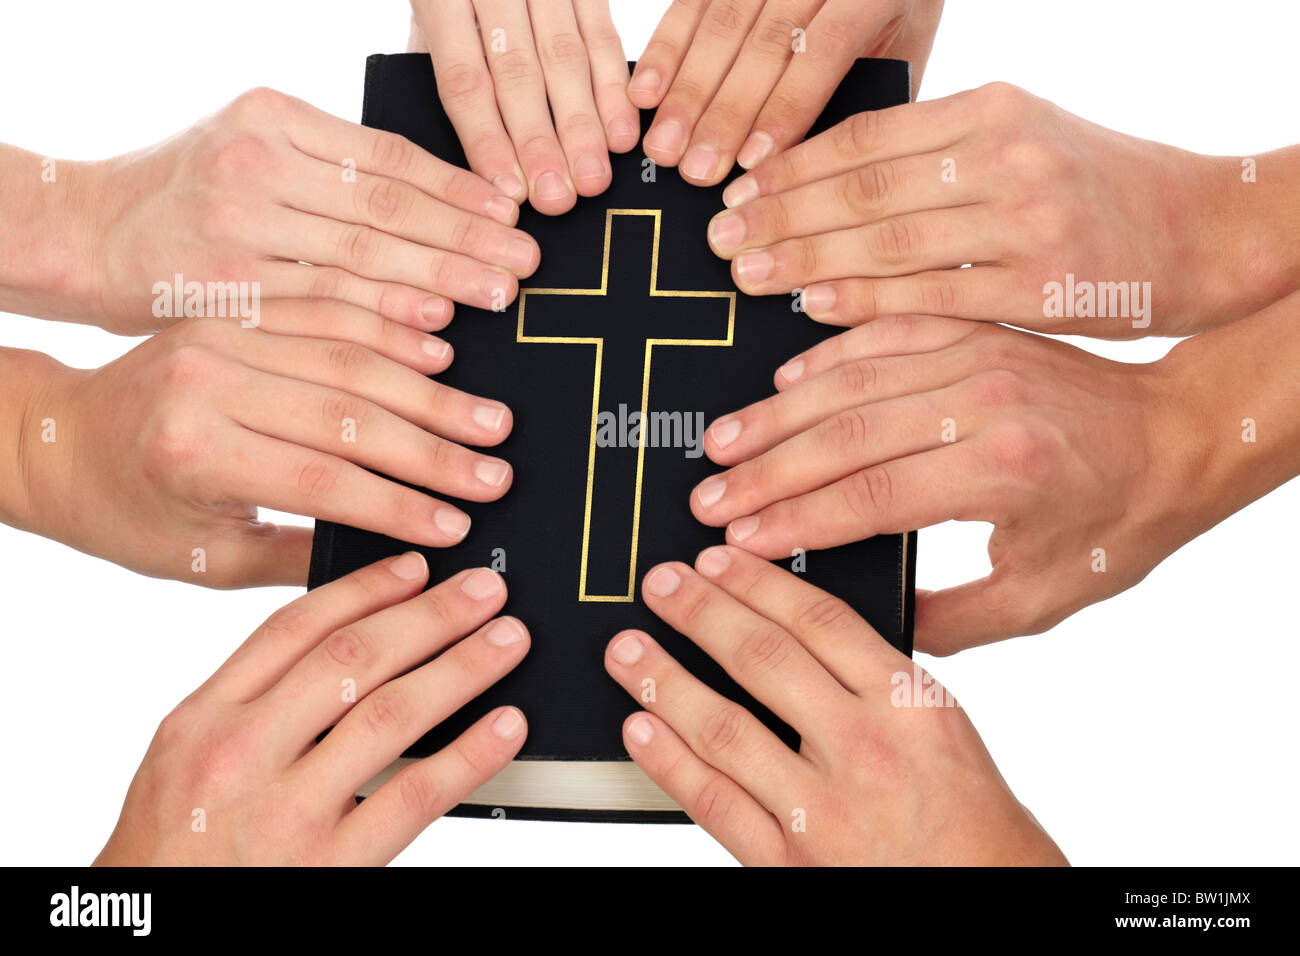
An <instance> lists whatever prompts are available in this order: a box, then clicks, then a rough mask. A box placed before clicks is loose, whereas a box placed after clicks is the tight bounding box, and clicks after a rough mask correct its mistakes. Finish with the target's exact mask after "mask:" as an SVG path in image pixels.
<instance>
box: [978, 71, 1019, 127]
mask: <svg viewBox="0 0 1300 956" xmlns="http://www.w3.org/2000/svg"><path fill="white" fill-rule="evenodd" d="M974 95H975V102H976V105H977V106H978V107H979V108H980V109H981V110H983V111H986V112H988V113H991V114H992V115H994V116H996V117H998V118H1005V119H1011V118H1013V117H1014V116H1015V115H1016V114H1017V113H1018V112H1019V111H1020V109H1021V108H1022V107H1023V105H1024V102H1025V100H1026V99H1027V98H1028V97H1029V94H1028V93H1026V92H1025V91H1024V90H1022V89H1021V88H1020V87H1018V86H1015V85H1014V84H1011V83H1005V82H1002V81H1001V80H998V81H995V82H993V83H985V84H984V85H983V86H981V87H979V88H978V89H976V90H975V92H974Z"/></svg>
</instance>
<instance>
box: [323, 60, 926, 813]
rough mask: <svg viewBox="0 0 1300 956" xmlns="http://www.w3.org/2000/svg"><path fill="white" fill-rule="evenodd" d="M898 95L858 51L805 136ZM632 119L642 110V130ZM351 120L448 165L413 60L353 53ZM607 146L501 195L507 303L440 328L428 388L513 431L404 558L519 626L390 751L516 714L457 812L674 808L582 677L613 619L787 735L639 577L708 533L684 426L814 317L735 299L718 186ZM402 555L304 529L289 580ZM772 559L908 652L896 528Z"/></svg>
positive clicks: (898, 66)
mask: <svg viewBox="0 0 1300 956" xmlns="http://www.w3.org/2000/svg"><path fill="white" fill-rule="evenodd" d="M908 96H909V70H908V65H907V64H906V63H904V62H901V61H896V60H860V61H858V62H857V63H856V64H855V65H854V67H853V68H852V70H851V71H850V72H849V74H848V76H847V78H846V79H845V80H844V82H843V83H842V84H841V86H840V88H839V89H838V91H837V92H836V93H835V95H834V97H833V98H832V99H831V101H830V103H829V105H828V106H827V108H826V110H825V112H824V113H823V115H822V116H821V118H820V119H819V121H818V123H817V125H816V126H815V127H814V129H813V132H814V133H816V132H820V131H821V130H824V129H826V128H828V127H830V126H832V125H834V124H835V123H837V122H839V121H841V120H843V119H846V118H847V117H848V116H850V115H852V114H854V113H857V112H861V111H862V110H867V109H881V108H884V107H888V106H894V105H898V104H901V103H905V102H907V100H908ZM652 115H653V114H652V113H651V112H649V111H644V112H643V114H642V117H641V121H642V133H644V132H645V130H646V129H647V128H648V127H649V123H650V120H651V118H652ZM362 121H363V123H365V124H366V125H367V126H371V127H375V128H378V129H383V130H387V131H390V132H393V133H399V134H401V135H402V136H405V137H406V138H408V139H410V140H411V141H412V142H414V143H416V144H417V145H419V146H421V147H423V148H424V149H426V150H428V151H429V152H431V153H433V154H434V155H436V156H438V157H440V158H442V159H444V160H446V161H447V162H451V163H455V164H457V165H460V166H465V165H466V163H465V155H464V152H463V151H462V149H461V147H460V144H459V141H458V140H457V137H456V133H455V130H454V129H453V127H452V124H451V122H450V120H449V119H448V118H447V115H446V113H445V112H444V111H443V109H442V106H441V104H440V103H439V100H438V94H437V87H436V84H435V80H434V74H433V69H432V66H431V64H430V61H429V58H428V56H425V55H423V54H396V55H384V56H373V57H371V58H370V59H369V60H368V62H367V68H366V91H365V106H364V115H363V119H362ZM610 160H611V163H612V165H613V184H612V185H611V186H610V188H609V189H608V190H607V191H606V192H605V193H604V194H602V195H600V196H596V197H593V198H586V199H584V198H579V199H578V204H577V206H576V207H575V208H574V209H573V210H571V211H570V212H568V213H566V214H564V215H562V216H558V217H548V216H543V215H540V214H538V213H536V212H534V211H533V210H532V209H531V208H529V207H527V206H525V207H524V208H523V209H522V210H521V214H520V219H519V224H518V225H519V228H520V229H523V230H524V231H526V232H528V233H530V234H531V235H532V236H533V237H534V238H535V239H536V240H537V242H538V244H539V246H540V247H541V250H542V260H541V265H540V267H539V268H538V270H537V272H536V273H535V274H534V275H533V276H531V277H530V278H528V279H525V280H523V281H522V282H521V283H520V286H521V291H520V294H519V297H518V298H517V299H516V301H515V302H513V303H511V304H510V305H509V306H507V307H506V308H505V310H504V311H502V312H489V311H480V310H476V309H472V308H469V307H466V306H459V307H458V308H457V316H456V320H455V322H453V323H452V325H451V326H449V327H448V328H447V329H446V330H445V332H444V333H442V334H444V336H445V337H446V339H447V340H448V341H450V342H451V343H452V345H453V346H454V348H455V350H456V360H455V362H454V363H453V364H452V366H451V367H450V368H449V369H448V370H447V371H445V372H443V373H442V374H441V375H440V376H439V380H440V381H442V382H444V383H446V384H448V385H452V386H455V387H457V388H461V389H465V390H466V391H469V392H472V393H474V394H478V395H483V396H485V397H490V398H494V399H497V400H499V401H502V402H505V403H506V404H507V405H509V406H510V408H511V409H512V411H513V413H514V422H515V424H514V430H513V433H512V434H511V435H510V437H509V438H508V439H507V440H506V441H505V442H504V443H502V444H501V445H500V446H498V447H497V448H495V449H494V450H493V453H494V454H498V455H500V456H501V457H503V458H505V459H506V460H508V461H510V462H511V464H512V465H513V466H514V470H515V480H514V484H513V486H512V488H511V490H510V491H509V492H508V493H507V494H506V496H505V497H504V498H502V499H501V500H500V501H495V502H488V503H474V502H463V501H456V504H457V505H459V506H460V507H462V508H463V509H464V510H465V511H466V513H467V514H469V515H470V517H471V519H472V525H471V528H470V531H469V534H468V535H467V536H466V538H465V539H464V540H463V541H462V542H461V543H459V544H458V545H456V546H455V547H452V548H446V549H420V550H421V552H422V553H423V554H424V556H425V557H426V558H427V560H428V562H429V568H430V581H431V582H434V583H436V582H438V581H441V580H443V579H445V578H446V577H448V576H450V575H452V574H454V573H456V572H457V571H460V570H462V569H464V568H467V567H475V566H479V565H487V566H490V567H493V568H494V569H495V570H497V571H500V572H501V573H502V574H503V576H504V577H505V579H506V582H507V584H508V587H509V599H508V601H507V604H506V607H505V611H504V612H503V613H509V614H513V615H514V616H516V617H518V618H519V619H520V620H522V621H523V622H524V624H525V625H526V626H527V627H528V628H529V630H530V632H531V633H532V637H533V642H532V649H531V651H530V652H529V654H528V656H527V657H526V658H525V659H524V661H523V662H522V663H521V664H520V666H519V667H518V668H517V669H516V670H515V671H514V672H513V673H511V674H509V675H508V676H507V677H506V678H505V679H503V680H502V681H501V682H500V683H498V684H497V685H495V686H494V687H492V688H490V689H489V690H488V691H487V692H485V693H484V694H483V695H481V696H480V697H479V698H478V699H476V700H475V701H474V702H472V703H471V704H470V705H468V706H466V707H465V708H463V709H462V710H461V711H460V712H459V713H458V714H456V715H455V716H453V717H452V718H451V719H450V720H448V721H446V722H445V723H444V724H442V725H441V726H439V727H437V728H435V729H434V730H432V731H431V732H430V733H429V734H427V735H425V736H424V737H423V738H422V739H421V740H420V741H419V742H418V743H417V744H416V745H415V746H414V747H412V748H411V749H410V750H409V751H408V753H407V754H406V755H405V756H404V757H403V758H402V759H403V761H405V760H411V759H418V758H419V757H422V756H427V755H428V754H431V753H433V752H435V751H436V750H438V749H440V748H441V747H443V746H445V745H446V744H447V743H449V742H450V741H451V740H452V739H454V738H455V736H456V735H458V734H459V733H460V732H461V731H463V730H464V729H465V728H466V727H467V726H468V725H469V724H470V723H471V722H472V721H474V720H476V719H477V718H478V717H480V716H482V715H483V714H484V713H486V712H487V711H488V710H489V709H491V708H492V707H495V706H498V705H500V704H514V705H516V706H518V707H519V708H520V709H521V710H523V712H524V713H525V714H526V715H527V717H528V723H529V731H528V739H527V741H526V743H525V744H524V747H523V750H522V751H521V752H520V754H519V756H518V758H517V759H516V760H515V761H514V762H513V763H512V764H511V765H510V766H509V767H507V768H506V769H505V770H503V771H502V772H501V773H500V774H499V775H498V776H497V777H495V778H494V779H493V780H491V781H489V782H488V783H487V784H485V785H484V786H483V787H482V788H480V790H479V791H477V792H476V793H475V794H473V795H472V796H471V797H470V798H469V800H468V801H467V802H466V803H464V804H462V805H461V806H460V807H458V808H457V809H456V811H454V812H455V813H457V814H459V815H468V816H497V817H500V816H502V815H503V814H504V815H505V816H507V817H521V818H529V819H568V820H589V821H599V820H604V821H644V822H652V821H653V822H660V821H662V822H684V821H686V819H687V818H686V816H685V814H683V813H682V812H681V810H680V808H678V807H677V806H676V805H675V804H674V803H673V801H672V800H671V799H670V798H669V797H668V796H667V795H666V794H664V793H663V791H661V790H660V789H659V788H658V787H656V786H655V785H654V784H653V783H652V782H651V781H650V779H649V778H648V777H646V776H645V774H643V773H642V772H641V771H640V769H639V768H638V767H637V766H636V764H635V763H633V762H631V760H630V758H629V757H628V755H627V752H626V751H625V750H624V748H623V745H622V739H621V734H620V731H621V726H622V721H623V719H624V718H625V717H626V716H627V715H628V714H629V713H631V712H632V711H633V710H635V709H638V702H637V701H636V700H634V699H633V698H631V697H630V696H628V695H627V693H626V692H625V691H624V690H623V689H622V688H621V687H619V686H618V685H617V684H615V683H614V681H613V679H611V678H610V677H609V676H608V675H607V674H606V673H605V670H604V666H603V660H604V648H605V645H606V643H607V642H608V641H609V639H610V638H611V637H613V636H614V634H615V633H617V632H618V631H621V630H623V629H625V628H639V629H641V630H644V631H647V632H648V633H650V634H652V635H653V636H654V637H655V638H656V639H658V640H659V641H661V642H662V644H663V645H664V647H665V649H666V650H667V651H668V652H669V653H671V654H672V655H674V656H675V657H676V658H677V659H678V660H679V661H681V663H682V664H683V666H685V667H686V668H687V669H688V670H690V671H691V672H692V673H694V674H695V675H696V676H698V677H699V678H700V679H701V680H703V681H705V682H706V683H708V684H710V685H711V686H713V687H714V688H716V689H717V690H718V691H719V692H720V693H722V694H724V695H726V696H728V697H730V698H731V699H733V700H735V701H737V702H739V703H741V704H743V705H744V706H746V707H748V708H749V709H750V710H751V711H752V712H753V713H754V714H755V715H756V716H757V717H759V718H760V719H761V720H763V721H764V722H765V723H767V724H768V725H769V726H770V727H772V728H773V729H774V730H775V731H776V732H777V733H778V735H779V736H780V737H781V738H782V739H783V740H785V741H786V742H788V743H789V744H790V745H791V746H792V747H797V746H798V736H797V735H796V734H795V733H794V732H793V731H792V730H791V729H790V728H789V727H788V726H786V725H785V724H784V723H783V722H781V721H779V720H778V719H777V718H776V717H775V716H774V715H773V714H772V713H771V712H769V711H768V710H767V709H766V708H764V707H763V706H762V705H760V704H759V703H757V702H756V701H755V700H753V699H752V698H751V697H750V696H749V695H748V694H746V693H745V692H744V691H743V690H742V689H741V688H740V687H738V686H737V685H736V684H735V683H734V682H733V681H732V680H731V679H730V678H729V677H728V676H727V674H726V673H725V672H724V671H723V670H722V668H721V667H719V666H718V665H717V664H716V663H714V662H713V661H712V660H711V659H710V658H709V657H708V656H707V655H705V654H704V653H703V652H701V651H700V650H699V649H698V648H697V647H696V646H695V645H694V644H693V643H692V642H691V641H689V640H688V639H686V638H685V637H683V636H682V635H680V634H677V633H675V632H674V631H672V630H671V629H670V628H669V627H668V626H667V625H665V624H664V623H663V622H662V621H660V620H659V619H658V618H656V617H655V616H654V615H653V614H651V613H650V611H649V610H648V609H647V608H646V607H645V605H644V603H643V602H642V601H641V599H640V582H641V579H642V577H643V576H644V574H645V573H646V571H647V570H648V569H649V568H650V567H652V566H653V565H655V564H657V563H659V562H662V561H667V560H682V561H685V562H687V563H691V562H693V561H694V558H695V555H696V554H698V553H699V552H700V551H701V550H703V549H704V548H706V547H708V546H710V545H714V544H719V543H722V541H723V531H722V529H720V528H711V527H706V526H704V525H701V524H700V523H699V522H697V521H696V520H695V518H694V517H693V516H692V514H691V512H690V507H689V495H690V492H691V490H692V489H693V488H694V486H695V485H696V484H697V483H699V482H700V481H702V480H703V479H704V478H706V477H708V476H709V475H710V474H713V473H716V472H717V471H719V470H721V469H719V468H718V467H717V466H714V465H713V464H712V463H711V462H710V461H709V460H708V458H707V457H705V456H704V455H703V452H702V448H703V444H702V443H703V439H704V429H705V427H706V425H707V424H708V423H709V422H711V421H712V420H713V419H715V418H717V417H718V416H720V415H722V414H723V413H725V412H729V411H735V410H736V409H739V408H742V407H743V406H745V405H748V404H750V403H751V402H754V401H757V400H759V399H761V398H764V397H766V396H768V395H770V394H772V393H773V391H774V389H773V386H772V375H773V373H774V372H775V370H776V369H777V367H778V366H780V365H781V364H783V363H784V362H785V361H787V360H788V359H789V358H791V357H792V356H794V355H795V354H796V353H798V352H801V351H803V350H805V349H807V348H810V347H811V346H813V345H815V344H816V343H817V342H819V341H821V340H822V339H824V338H826V337H828V336H829V335H831V334H834V332H835V331H837V330H835V329H833V328H830V327H827V326H823V325H819V324H818V323H815V322H813V321H812V320H810V319H808V318H807V317H806V316H805V315H803V314H802V313H801V312H800V311H798V309H797V299H796V298H795V297H789V296H762V297H751V296H746V295H744V294H742V293H740V292H739V291H737V289H736V287H735V285H734V284H733V283H732V281H731V275H730V271H729V265H728V263H727V262H725V261H723V260H721V259H719V258H717V257H716V256H715V255H714V254H713V253H712V251H711V250H710V249H709V246H708V242H707V239H706V230H707V227H708V223H709V220H710V219H711V218H712V216H713V215H714V214H716V213H717V212H718V211H720V210H721V209H722V208H723V203H722V199H721V196H722V190H723V188H724V187H725V185H726V184H727V182H729V181H730V177H729V178H728V180H726V181H724V182H723V183H722V184H720V185H718V186H716V187H713V188H709V189H701V188H699V187H696V186H692V185H689V184H687V183H686V182H685V181H684V180H682V178H681V177H680V175H679V174H678V173H677V171H676V170H674V169H656V168H655V166H654V164H653V163H652V162H651V161H650V160H648V159H647V158H645V156H644V154H642V153H641V151H640V150H639V149H638V150H633V151H632V152H630V153H627V154H624V155H612V156H611V157H610ZM733 176H734V173H733ZM410 547H411V546H410V545H408V544H405V543H402V542H399V541H395V540H391V539H389V538H386V537H384V536H382V535H377V534H372V533H369V532H365V531H360V530H357V529H355V528H349V527H344V526H341V525H337V524H331V523H329V522H317V524H316V534H315V542H314V545H313V550H312V561H311V573H310V579H309V587H316V586H319V585H321V584H323V583H325V582H327V581H332V580H334V579H336V578H339V577H341V576H343V575H345V574H348V573H349V572H351V571H354V570H356V569H357V568H359V567H362V566H363V565H365V564H368V563H370V562H372V561H377V560H379V559H380V558H383V557H386V556H389V555H393V554H396V553H399V552H401V551H403V550H408V549H409V548H410ZM782 563H783V564H784V565H786V566H787V567H789V566H791V565H792V564H793V565H794V566H795V569H797V570H799V571H800V573H801V574H802V575H803V576H804V578H805V579H806V580H808V581H809V582H811V583H813V584H815V585H816V586H818V587H821V588H823V589H824V590H827V591H829V592H831V593H832V594H835V595H837V596H839V597H840V598H842V599H844V600H845V601H847V602H848V603H849V604H850V605H851V606H853V607H854V608H855V609H856V610H857V611H858V613H859V614H861V615H862V616H863V617H864V618H865V619H866V620H867V621H868V622H869V623H870V624H871V625H872V626H873V627H874V628H875V629H876V630H877V631H878V632H879V633H880V634H881V635H882V636H883V637H884V638H885V639H886V640H887V641H889V642H890V643H891V644H892V645H893V646H894V647H896V648H898V649H899V650H901V651H903V652H904V653H908V654H910V653H911V635H912V613H913V606H914V600H915V590H914V581H913V577H914V568H915V563H916V535H915V532H913V533H912V534H908V535H881V536H877V537H875V538H871V539H869V540H866V541H862V542H857V543H853V544H849V545H845V546H842V547H839V548H833V549H828V550H825V551H816V552H811V553H806V554H803V553H801V554H796V555H792V556H791V559H790V560H787V561H783V562H782ZM400 765H401V764H400V762H399V764H397V765H394V766H393V767H391V768H389V770H388V771H387V772H386V773H385V774H384V775H381V776H380V777H378V778H376V779H375V780H374V781H371V783H370V784H368V785H367V787H366V788H363V791H362V793H361V796H364V795H365V793H368V792H373V790H374V789H375V788H376V787H378V786H379V785H380V784H381V783H382V782H383V780H384V779H386V778H387V776H391V774H392V773H394V772H396V770H397V769H399V768H400Z"/></svg>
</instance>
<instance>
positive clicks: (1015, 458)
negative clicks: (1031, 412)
mask: <svg viewBox="0 0 1300 956" xmlns="http://www.w3.org/2000/svg"><path fill="white" fill-rule="evenodd" d="M985 442H986V447H985V453H986V454H987V456H988V460H989V463H990V464H991V465H992V466H993V469H994V471H995V473H996V474H998V475H1000V476H1002V477H1004V478H1011V479H1014V480H1019V481H1024V482H1034V481H1036V480H1037V479H1039V478H1041V477H1044V475H1043V473H1044V471H1046V468H1045V467H1044V461H1043V456H1044V452H1043V448H1042V445H1041V444H1040V443H1039V442H1038V441H1037V440H1036V439H1035V436H1034V432H1033V430H1032V429H1031V428H1030V427H1029V426H1028V425H1026V424H1025V423H1023V422H1016V421H1008V422H1003V423H1001V424H1000V425H998V426H997V427H996V428H993V429H991V430H990V431H989V433H988V435H987V437H986V438H985Z"/></svg>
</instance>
